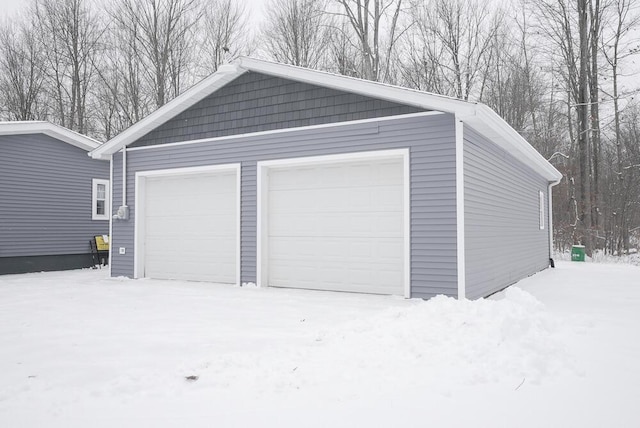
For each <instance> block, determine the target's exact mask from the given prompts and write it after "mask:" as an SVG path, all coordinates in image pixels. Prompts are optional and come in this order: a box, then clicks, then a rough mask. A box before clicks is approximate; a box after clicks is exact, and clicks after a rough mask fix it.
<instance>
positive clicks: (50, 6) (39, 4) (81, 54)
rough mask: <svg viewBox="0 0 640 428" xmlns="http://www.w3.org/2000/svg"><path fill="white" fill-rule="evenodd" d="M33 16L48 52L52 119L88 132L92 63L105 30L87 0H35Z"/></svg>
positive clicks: (41, 40) (47, 81) (42, 42)
mask: <svg viewBox="0 0 640 428" xmlns="http://www.w3.org/2000/svg"><path fill="white" fill-rule="evenodd" d="M32 6H33V7H32V13H33V16H34V19H35V21H36V25H37V26H38V29H39V33H38V34H39V35H40V43H41V45H42V47H43V50H44V51H45V52H46V55H45V58H46V61H45V70H46V72H45V76H46V83H47V85H46V87H47V91H48V93H49V97H50V99H51V100H52V101H53V104H52V105H51V106H50V107H51V111H52V116H53V118H54V119H55V121H57V122H58V123H60V124H61V125H62V126H65V127H67V128H70V129H73V130H75V131H78V132H81V133H86V132H87V131H88V130H89V129H88V126H87V123H86V118H87V101H88V94H89V89H90V87H91V84H92V82H93V79H94V76H95V70H94V68H93V62H94V59H95V56H96V55H97V51H98V42H99V39H100V37H101V36H102V33H103V31H104V28H103V26H102V25H101V23H100V22H101V21H100V20H99V19H98V18H97V15H96V14H95V13H94V12H93V11H92V10H91V9H90V8H89V7H88V5H87V4H86V3H85V1H84V0H64V1H56V0H35V1H34V3H33V5H32Z"/></svg>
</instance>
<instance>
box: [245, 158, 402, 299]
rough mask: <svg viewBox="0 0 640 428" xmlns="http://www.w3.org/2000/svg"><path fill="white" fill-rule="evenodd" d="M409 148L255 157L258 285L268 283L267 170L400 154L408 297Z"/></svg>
mask: <svg viewBox="0 0 640 428" xmlns="http://www.w3.org/2000/svg"><path fill="white" fill-rule="evenodd" d="M409 156H410V153H409V149H393V150H376V151H370V152H353V153H344V154H333V155H321V156H308V157H297V158H288V159H276V160H269V161H259V162H258V163H257V171H256V175H257V198H258V200H257V205H256V208H257V210H256V215H257V218H256V222H257V236H256V253H257V254H256V262H257V265H256V282H257V285H258V287H267V286H268V285H269V272H268V270H269V262H268V261H269V253H268V249H269V242H268V239H269V235H268V233H269V231H268V224H269V219H268V214H269V207H268V200H269V198H268V196H269V193H268V192H269V170H270V169H277V168H288V167H296V166H305V165H329V164H337V163H349V162H354V161H361V160H375V159H389V158H401V159H402V160H403V169H404V180H403V181H404V183H403V199H404V200H403V210H404V215H403V222H404V225H403V235H404V239H403V250H404V260H403V269H404V272H403V293H404V297H405V298H410V297H411V223H410V222H411V183H410V176H411V169H410V159H409Z"/></svg>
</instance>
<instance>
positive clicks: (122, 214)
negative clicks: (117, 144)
mask: <svg viewBox="0 0 640 428" xmlns="http://www.w3.org/2000/svg"><path fill="white" fill-rule="evenodd" d="M113 219H114V220H129V206H128V205H127V146H124V147H123V148H122V205H120V206H119V207H118V211H117V212H116V213H115V214H114V216H113Z"/></svg>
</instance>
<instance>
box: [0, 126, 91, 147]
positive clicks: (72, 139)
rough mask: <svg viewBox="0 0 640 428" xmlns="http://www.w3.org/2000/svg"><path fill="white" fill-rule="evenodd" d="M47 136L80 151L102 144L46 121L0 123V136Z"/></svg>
mask: <svg viewBox="0 0 640 428" xmlns="http://www.w3.org/2000/svg"><path fill="white" fill-rule="evenodd" d="M26 134H45V135H48V136H50V137H52V138H55V139H57V140H60V141H63V142H65V143H67V144H71V145H72V146H75V147H78V148H80V149H83V150H86V151H91V150H94V149H96V148H98V147H100V146H101V143H100V142H98V141H96V140H94V139H93V138H89V137H87V136H86V135H82V134H79V133H77V132H75V131H71V130H69V129H67V128H64V127H62V126H59V125H55V124H53V123H51V122H46V121H24V122H0V135H26Z"/></svg>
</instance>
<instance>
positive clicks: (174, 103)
mask: <svg viewBox="0 0 640 428" xmlns="http://www.w3.org/2000/svg"><path fill="white" fill-rule="evenodd" d="M245 72H246V70H243V69H241V68H240V67H238V66H237V64H225V65H223V66H221V67H220V68H219V69H218V71H216V72H215V73H214V74H212V75H211V76H209V77H207V78H206V79H203V80H202V81H200V82H199V83H197V84H195V85H194V86H192V87H191V88H190V89H188V90H187V91H186V92H184V93H183V94H182V95H179V96H177V97H176V98H174V99H173V100H171V101H170V102H168V103H167V104H165V105H164V106H162V107H160V108H159V109H158V110H156V111H154V112H153V113H151V114H150V115H149V116H147V117H145V118H144V119H142V120H140V121H139V122H138V123H135V124H133V125H131V126H130V127H129V128H127V129H126V130H124V131H123V132H121V133H120V134H118V135H117V136H115V137H114V138H112V139H111V140H109V141H108V142H107V143H105V144H103V145H102V146H101V147H99V148H98V149H96V150H94V151H92V152H91V153H90V156H91V157H92V158H95V159H107V158H108V156H109V155H111V154H113V153H115V152H117V151H118V150H120V149H122V148H123V147H124V146H126V145H127V144H130V143H132V142H134V141H135V140H137V139H138V138H140V137H143V136H144V135H146V134H147V133H148V132H150V131H152V130H154V129H156V128H157V127H158V126H160V125H162V124H163V123H165V122H167V121H168V120H170V119H172V118H173V117H175V116H177V115H178V114H180V113H182V112H183V111H185V110H187V109H188V108H189V107H191V106H192V105H194V104H196V103H197V102H199V101H202V100H203V99H204V98H206V97H208V96H209V95H211V94H212V93H214V92H215V91H217V90H218V89H220V88H222V87H223V86H224V85H226V84H227V83H229V82H231V81H232V80H234V79H236V78H237V77H238V76H240V75H242V74H243V73H245Z"/></svg>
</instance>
